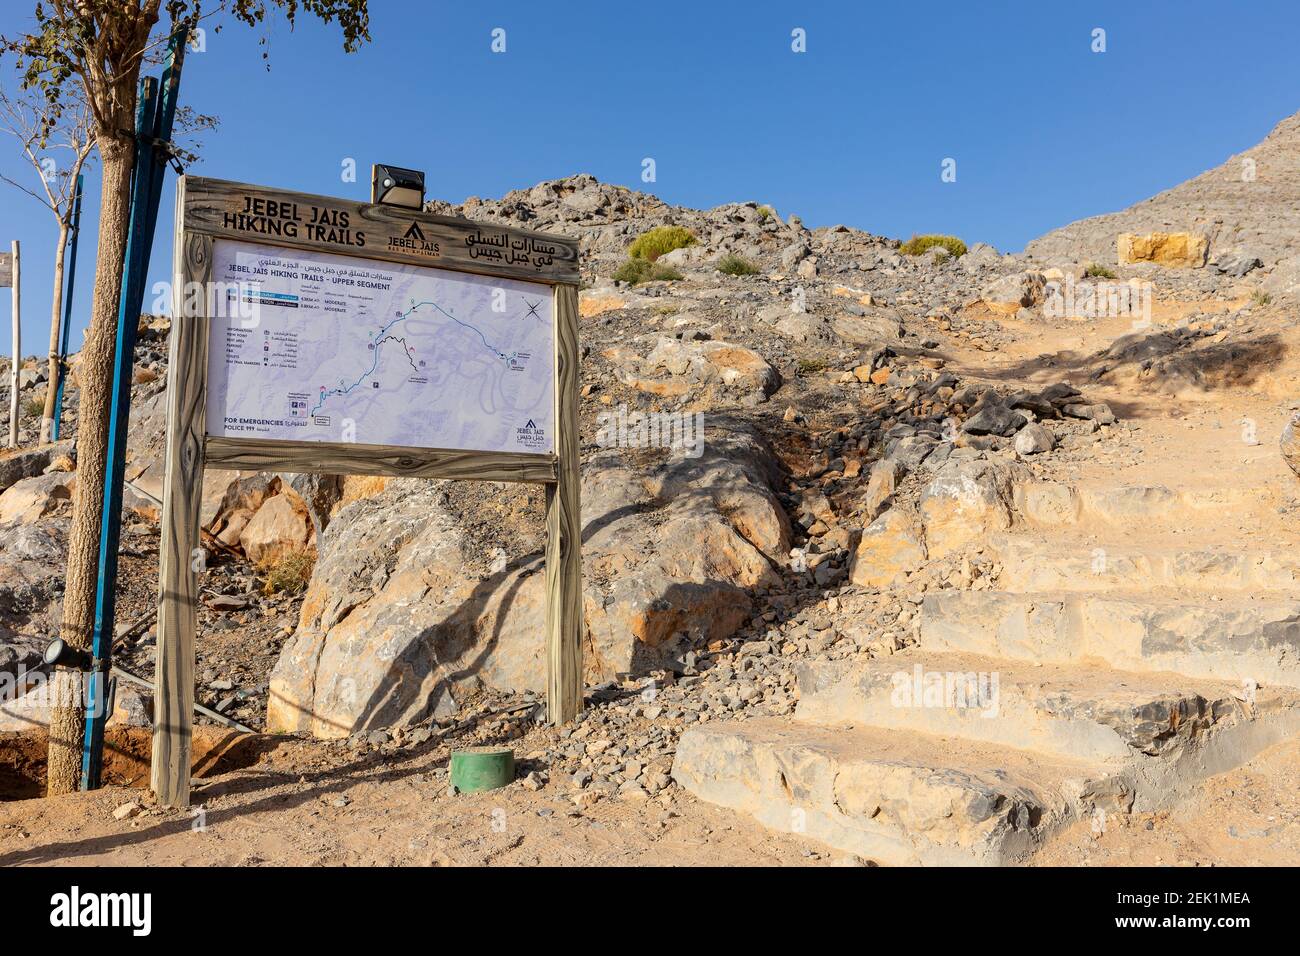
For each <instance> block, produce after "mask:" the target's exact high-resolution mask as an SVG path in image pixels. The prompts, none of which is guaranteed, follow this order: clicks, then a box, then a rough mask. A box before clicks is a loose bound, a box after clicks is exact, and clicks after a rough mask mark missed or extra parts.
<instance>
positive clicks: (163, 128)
mask: <svg viewBox="0 0 1300 956" xmlns="http://www.w3.org/2000/svg"><path fill="white" fill-rule="evenodd" d="M187 33H188V31H187V30H186V29H185V28H183V27H182V28H180V29H178V30H177V31H176V32H175V33H173V34H172V37H171V43H170V44H169V45H168V48H167V59H166V61H165V65H164V68H163V79H162V92H161V97H160V98H158V99H156V100H155V94H154V89H155V85H154V81H153V80H152V79H147V80H145V86H144V89H143V91H142V94H141V101H142V102H141V113H140V117H139V120H138V122H137V129H138V130H141V129H143V130H146V132H144V134H143V135H140V136H139V139H138V140H137V143H136V168H135V175H134V177H133V183H132V195H131V231H130V234H129V236H128V238H127V252H126V274H125V277H124V280H123V282H122V297H121V300H120V302H119V306H118V315H117V343H116V351H115V353H114V362H113V404H112V410H111V413H110V415H109V426H108V429H109V430H108V468H107V469H106V470H105V473H104V514H103V516H102V519H101V521H100V535H99V581H98V583H97V586H96V590H95V631H94V639H93V644H92V647H93V658H94V663H93V664H92V670H91V673H90V682H89V694H88V707H87V714H86V737H85V740H84V743H83V748H82V755H81V789H82V790H94V789H96V788H98V787H99V782H100V771H101V768H102V766H103V753H104V724H105V722H106V721H107V720H108V716H109V715H108V713H107V700H106V698H107V690H108V678H109V671H110V669H111V666H112V652H113V636H114V626H113V625H114V620H115V616H116V612H117V551H118V546H119V539H120V538H121V532H122V484H123V481H124V480H125V477H126V443H127V424H128V422H129V421H130V416H131V378H132V374H133V371H134V366H135V340H136V332H137V331H138V327H139V324H140V310H141V309H142V308H143V305H144V289H145V282H146V280H147V278H148V269H149V252H150V249H151V248H152V247H153V237H154V228H155V227H156V226H157V223H158V204H159V201H160V199H161V197H162V181H163V176H164V174H165V173H166V171H167V165H166V163H167V157H166V156H165V155H164V154H163V152H162V151H161V149H160V147H162V146H164V145H165V144H168V143H169V142H170V141H171V135H172V125H173V123H174V121H175V119H176V97H177V93H178V91H179V88H180V74H181V66H182V64H183V63H184V59H185V40H186V37H187Z"/></svg>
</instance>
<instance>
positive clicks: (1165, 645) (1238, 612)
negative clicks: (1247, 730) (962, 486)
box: [921, 590, 1300, 687]
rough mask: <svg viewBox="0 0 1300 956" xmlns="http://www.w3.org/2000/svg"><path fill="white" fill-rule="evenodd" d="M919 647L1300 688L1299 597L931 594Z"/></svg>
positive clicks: (925, 606)
mask: <svg viewBox="0 0 1300 956" xmlns="http://www.w3.org/2000/svg"><path fill="white" fill-rule="evenodd" d="M921 645H922V646H923V647H925V648H926V649H927V650H934V651H939V650H950V651H963V652H966V653H971V654H980V655H984V656H988V657H1005V658H1011V659H1013V660H1021V661H1036V662H1039V663H1067V662H1071V661H1084V660H1087V659H1089V658H1092V659H1094V660H1097V661H1104V662H1106V663H1107V664H1109V665H1111V666H1113V667H1118V668H1122V669H1126V670H1133V671H1173V672H1176V673H1179V674H1186V675H1189V676H1192V677H1205V678H1213V679H1221V680H1233V681H1250V682H1253V683H1254V684H1256V685H1262V686H1267V685H1274V684H1281V685H1285V686H1289V687H1300V601H1295V600H1282V599H1276V600H1258V601H1256V600H1251V599H1249V598H1245V597H1235V598H1231V599H1223V600H1213V599H1212V598H1211V597H1210V596H1206V597H1203V598H1197V599H1182V598H1164V597H1157V596H1154V595H1152V594H1124V593H1120V592H1116V593H1104V594H1095V593H1090V592H1080V593H1068V592H1050V593H1044V594H1016V593H1008V592H1006V591H956V590H953V591H934V592H931V593H929V594H927V595H926V596H925V599H924V601H923V602H922V605H921Z"/></svg>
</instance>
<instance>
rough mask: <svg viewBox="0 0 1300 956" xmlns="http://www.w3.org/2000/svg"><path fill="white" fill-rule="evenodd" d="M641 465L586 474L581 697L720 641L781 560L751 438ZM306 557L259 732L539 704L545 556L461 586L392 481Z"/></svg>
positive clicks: (725, 428)
mask: <svg viewBox="0 0 1300 956" xmlns="http://www.w3.org/2000/svg"><path fill="white" fill-rule="evenodd" d="M656 454H657V455H658V460H657V461H654V462H649V463H647V462H646V461H645V460H644V454H643V453H640V452H637V453H631V452H625V451H622V450H619V449H608V450H605V451H602V452H600V453H598V454H597V455H595V456H594V457H592V458H591V459H589V460H588V461H587V462H585V463H584V465H583V486H582V525H583V565H584V580H583V610H584V616H585V628H584V632H583V653H584V664H585V668H586V678H587V681H588V682H589V683H595V682H599V681H602V680H608V679H611V678H614V677H616V676H617V675H620V674H638V673H645V672H647V671H648V670H650V669H654V668H656V667H660V666H663V665H664V664H666V663H669V662H671V661H672V660H674V659H675V658H677V657H680V655H681V654H682V653H684V652H685V650H686V649H688V648H690V647H693V646H696V645H697V644H700V643H707V642H709V641H712V640H716V639H718V638H722V637H726V636H728V635H730V634H731V633H733V632H734V631H735V630H736V629H737V628H738V627H739V626H740V625H741V624H742V623H743V622H744V621H745V620H746V619H747V618H748V617H749V615H750V614H751V613H752V611H753V604H752V599H751V597H750V595H751V593H752V590H753V589H755V588H761V587H765V586H769V585H772V584H775V583H776V582H777V581H778V580H779V578H778V575H777V573H776V571H775V567H776V562H778V561H779V560H781V559H782V558H783V556H784V555H785V554H787V553H788V551H789V547H790V527H789V522H788V518H787V517H786V515H785V512H784V511H783V510H782V508H781V506H780V504H779V502H778V500H777V498H776V495H775V492H774V487H775V485H774V482H775V481H776V480H777V473H776V464H775V459H774V457H773V456H772V453H771V451H770V450H769V449H768V448H767V446H766V445H765V444H764V443H763V442H762V441H761V439H759V438H758V437H757V436H756V435H755V434H753V433H751V432H749V431H747V430H746V429H745V428H744V427H743V426H741V425H734V426H733V425H731V424H729V423H723V424H721V425H714V424H712V423H711V427H710V429H709V431H708V432H707V433H706V440H705V443H704V448H703V453H702V454H701V455H700V456H699V457H698V458H688V457H682V456H668V455H666V454H661V453H656ZM625 455H626V456H628V457H632V456H633V455H635V457H636V458H637V461H636V462H635V463H633V462H631V461H629V460H626V458H625V457H624V456H625ZM264 507H265V506H264ZM317 547H318V551H319V558H318V560H317V562H316V566H315V569H314V572H313V575H312V579H311V582H310V583H309V585H308V587H307V591H306V594H305V596H304V600H303V607H302V612H301V618H300V620H299V626H298V629H297V631H296V633H295V634H294V636H293V638H292V639H291V640H290V641H289V643H288V644H287V645H286V646H285V649H284V652H283V654H282V656H281V658H280V661H279V662H278V663H277V665H276V667H275V669H274V671H273V673H272V675H271V688H270V704H269V706H268V714H267V720H268V725H269V726H270V727H271V728H272V729H274V730H293V731H307V732H310V733H313V734H315V735H316V736H319V737H341V736H346V735H348V734H351V733H354V732H356V731H358V730H363V729H373V728H377V727H384V726H390V725H401V724H407V723H411V722H414V721H417V720H420V719H422V718H424V717H427V716H428V715H430V714H438V713H445V712H450V710H451V709H452V708H454V707H455V705H456V701H457V700H458V699H459V697H461V696H463V695H464V694H465V693H467V692H469V691H472V690H473V689H474V688H477V687H481V686H488V687H492V688H496V689H500V690H506V691H517V690H542V689H543V688H544V686H545V638H544V635H543V623H544V620H545V591H544V579H545V575H544V573H543V571H544V561H543V558H542V555H541V554H538V553H533V554H529V555H525V556H523V557H520V558H516V559H515V560H514V561H513V562H510V563H509V564H507V566H506V567H505V568H504V569H501V570H493V571H492V572H490V573H487V574H485V575H481V576H478V575H473V574H471V573H469V572H468V571H467V568H468V567H471V566H473V564H474V561H475V559H476V558H477V557H478V556H479V555H478V553H477V552H478V551H481V546H479V545H476V544H474V542H473V539H472V535H471V534H469V532H468V531H467V529H466V528H465V527H462V525H461V524H460V523H459V522H458V519H457V518H456V516H455V512H454V511H453V509H451V508H450V507H449V505H448V503H447V498H446V493H445V491H444V490H443V489H442V488H440V486H439V485H438V484H437V483H433V482H427V481H413V480H412V481H408V480H405V479H394V480H391V481H390V482H389V483H388V484H387V487H385V488H384V489H383V490H382V491H380V492H379V493H378V494H376V495H373V496H366V497H360V498H358V499H356V500H354V501H352V502H351V503H349V504H347V505H344V506H343V507H341V508H340V509H339V510H338V511H337V513H336V514H335V515H334V517H333V520H331V522H330V523H329V526H328V528H327V529H326V530H325V532H324V533H323V534H322V535H321V537H320V538H319V540H318V541H317Z"/></svg>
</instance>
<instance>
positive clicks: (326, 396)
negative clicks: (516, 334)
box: [308, 301, 509, 415]
mask: <svg viewBox="0 0 1300 956" xmlns="http://www.w3.org/2000/svg"><path fill="white" fill-rule="evenodd" d="M425 305H431V306H433V307H434V308H435V309H437V310H438V311H439V312H441V313H442V314H443V315H445V316H446V317H447V318H449V319H451V320H452V321H453V322H455V323H456V324H457V325H463V326H465V328H467V329H469V330H470V331H471V332H473V333H474V334H476V335H477V336H478V337H479V338H480V339H482V340H483V346H484V347H485V348H486V349H487V350H488V351H489V352H491V353H492V354H493V355H495V356H496V357H497V358H499V359H501V360H502V361H503V362H508V361H509V357H507V356H506V354H505V353H504V352H501V351H499V350H497V349H496V348H495V347H493V345H492V343H491V342H489V341H488V340H487V336H485V335H484V334H483V333H482V331H481V330H479V329H478V328H476V327H474V326H472V325H470V324H469V323H468V322H462V321H461V320H460V319H458V318H456V317H455V316H454V315H452V314H451V313H450V312H448V311H447V310H446V309H444V308H443V307H442V306H440V305H439V304H438V303H436V302H429V301H424V302H417V303H415V304H414V305H412V306H411V307H410V308H409V309H407V310H406V311H405V312H403V313H402V314H401V315H399V316H398V317H397V318H395V319H393V321H391V322H389V323H388V324H387V325H385V326H384V327H383V328H382V329H380V330H379V331H378V332H377V333H375V336H374V338H373V340H372V341H373V344H374V350H375V356H374V361H372V362H371V363H370V368H369V369H367V370H366V371H365V372H363V373H362V374H361V377H360V378H359V379H357V380H356V381H355V382H353V383H352V384H351V385H349V386H348V387H347V388H331V389H329V390H328V391H326V390H325V389H323V388H322V389H321V397H320V401H319V402H317V403H316V405H315V406H314V407H313V408H312V410H311V411H310V412H308V414H309V415H315V414H316V412H317V411H319V410H320V407H321V406H322V405H324V404H325V403H326V402H327V401H329V400H330V399H331V398H333V397H334V396H336V395H346V394H348V393H349V392H351V391H352V390H353V389H354V388H356V387H357V386H359V385H360V384H361V383H362V382H364V381H365V380H366V379H368V378H369V377H370V376H371V375H373V374H375V369H377V368H379V346H380V345H382V344H383V343H384V341H385V336H387V334H388V330H389V329H391V328H392V327H393V326H394V325H396V324H397V323H398V322H404V321H406V320H407V319H408V318H410V317H411V313H413V312H417V311H419V309H420V307H421V306H425ZM394 341H397V342H401V343H402V345H403V346H405V347H406V348H407V349H408V352H407V356H406V358H407V361H410V360H411V356H410V353H409V348H410V346H407V345H406V340H405V339H397V338H395V339H394ZM411 364H412V366H414V364H415V363H414V362H412V363H411Z"/></svg>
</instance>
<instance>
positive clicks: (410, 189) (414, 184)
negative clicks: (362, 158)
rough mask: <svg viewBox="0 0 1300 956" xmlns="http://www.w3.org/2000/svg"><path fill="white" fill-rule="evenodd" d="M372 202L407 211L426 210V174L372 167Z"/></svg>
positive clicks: (397, 168) (413, 170)
mask: <svg viewBox="0 0 1300 956" xmlns="http://www.w3.org/2000/svg"><path fill="white" fill-rule="evenodd" d="M370 201H371V202H374V203H383V204H384V205H387V206H404V207H406V208H407V209H423V208H424V173H422V172H420V171H419V170H416V169H403V168H402V167H401V166H387V165H384V164H382V163H376V164H375V165H374V166H372V167H370Z"/></svg>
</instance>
